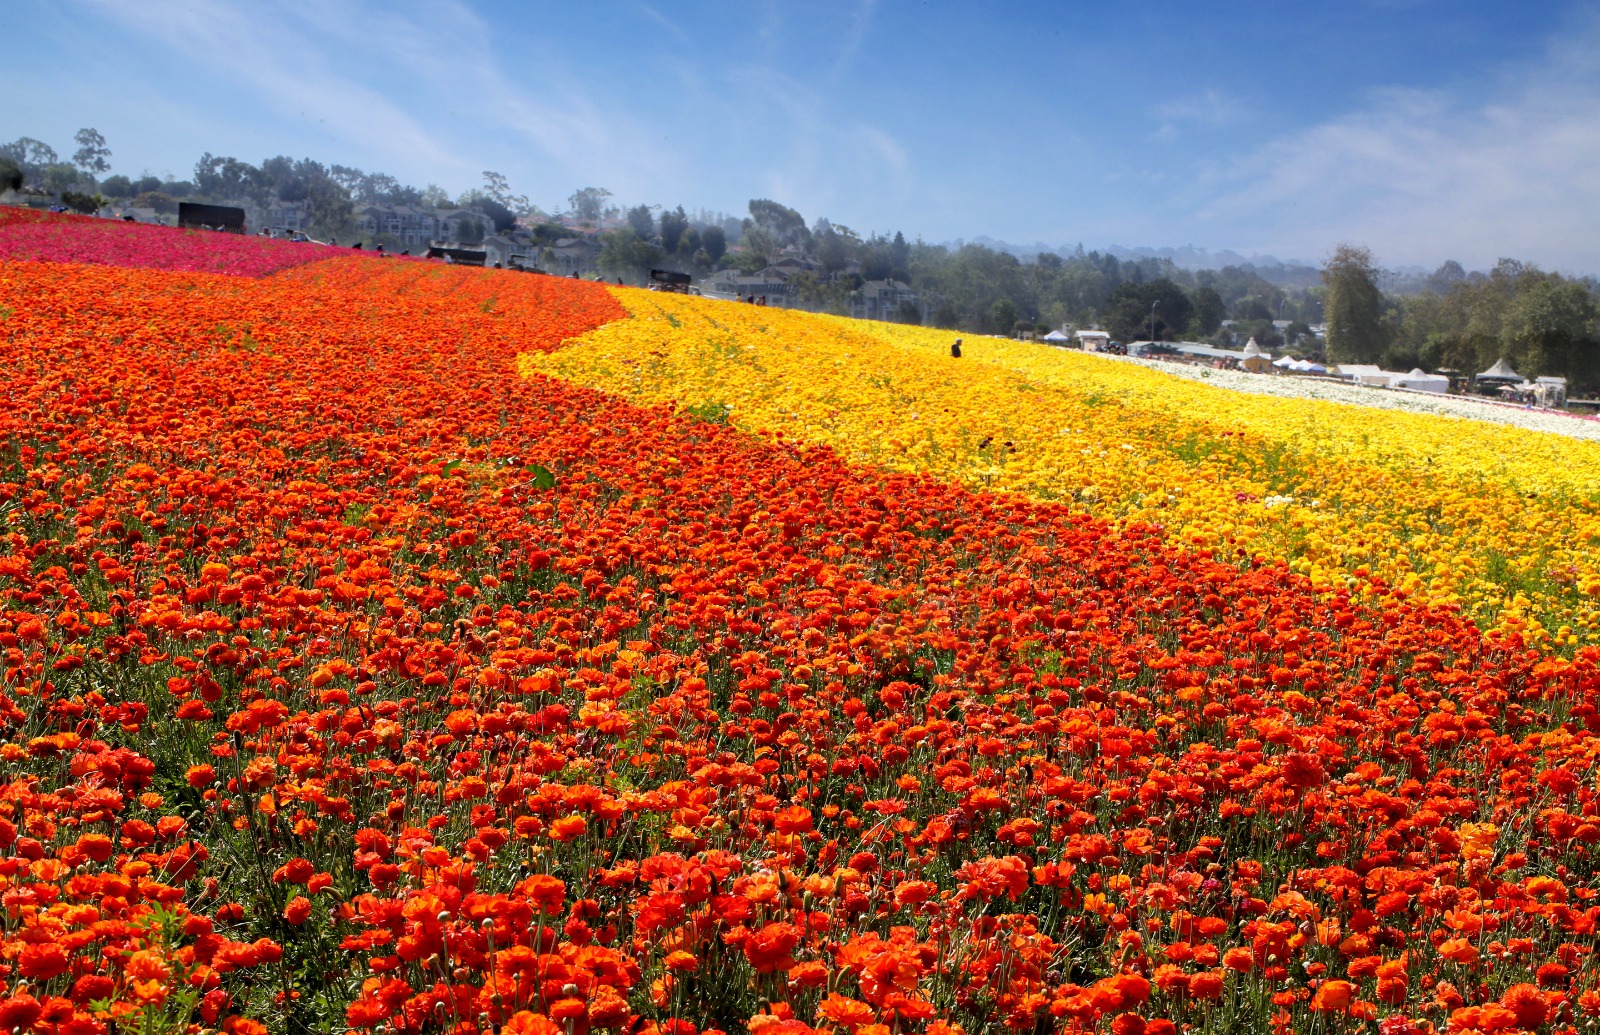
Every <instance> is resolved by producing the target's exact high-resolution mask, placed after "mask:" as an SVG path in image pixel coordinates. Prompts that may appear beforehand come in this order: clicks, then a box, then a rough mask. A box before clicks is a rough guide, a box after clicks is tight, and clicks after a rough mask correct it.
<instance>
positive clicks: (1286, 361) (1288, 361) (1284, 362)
mask: <svg viewBox="0 0 1600 1035" xmlns="http://www.w3.org/2000/svg"><path fill="white" fill-rule="evenodd" d="M1294 364H1295V359H1294V357H1293V356H1280V357H1279V358H1277V359H1275V360H1273V361H1272V365H1273V366H1275V367H1292V366H1294Z"/></svg>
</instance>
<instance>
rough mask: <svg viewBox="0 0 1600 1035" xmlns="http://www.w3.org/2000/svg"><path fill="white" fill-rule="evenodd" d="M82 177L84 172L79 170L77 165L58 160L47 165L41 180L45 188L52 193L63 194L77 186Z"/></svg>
mask: <svg viewBox="0 0 1600 1035" xmlns="http://www.w3.org/2000/svg"><path fill="white" fill-rule="evenodd" d="M82 178H83V174H82V173H80V172H78V170H77V168H76V167H75V166H71V165H68V164H66V163H65V162H57V163H56V164H55V165H47V166H45V168H44V175H43V176H42V177H41V180H42V182H43V183H44V189H45V190H47V191H49V192H50V193H51V194H61V193H63V192H65V191H69V190H71V189H72V188H74V187H76V186H77V185H78V181H79V180H81V179H82Z"/></svg>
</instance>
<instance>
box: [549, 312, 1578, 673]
mask: <svg viewBox="0 0 1600 1035" xmlns="http://www.w3.org/2000/svg"><path fill="white" fill-rule="evenodd" d="M619 294H620V295H621V296H622V297H623V298H624V300H625V301H626V302H627V304H629V305H631V306H632V307H633V308H634V319H632V320H627V321H619V322H616V323H613V324H610V325H608V326H607V327H605V328H603V329H601V330H599V331H597V332H595V333H594V334H591V335H589V336H588V337H587V338H586V339H585V340H584V341H583V342H581V343H578V344H575V345H574V346H573V347H571V348H568V349H563V350H561V351H560V352H557V353H553V354H545V355H541V354H530V355H529V356H528V357H526V358H525V359H524V361H523V365H524V367H525V368H526V369H529V370H542V371H546V372H550V373H555V374H558V375H559V376H561V377H564V378H568V379H571V380H574V381H577V382H579V383H582V384H588V385H591V386H593V387H596V388H600V389H602V390H604V391H608V392H612V393H615V394H619V395H621V396H623V397H625V398H629V399H633V400H636V401H640V402H646V403H658V402H676V403H678V404H681V405H685V406H689V407H695V408H698V409H700V410H702V411H703V410H705V409H706V408H708V407H709V408H710V409H711V410H713V411H716V412H718V413H722V412H724V410H725V411H726V419H729V420H731V421H732V422H733V423H734V424H735V425H737V426H739V427H743V428H747V429H751V430H756V429H760V430H765V431H770V432H773V433H775V434H780V435H782V436H784V437H785V438H786V439H788V440H793V441H802V442H813V443H819V444H824V445H828V446H830V447H832V448H833V449H835V450H837V451H838V452H839V453H840V455H842V456H843V457H845V458H847V459H849V460H852V461H857V462H861V463H869V464H873V465H879V466H884V467H888V468H890V469H894V470H900V471H907V472H928V473H932V474H936V475H939V476H941V477H944V478H948V479H951V480H955V481H959V482H962V483H964V484H967V485H969V486H973V487H975V488H983V487H993V488H1000V489H1010V490H1014V491H1018V492H1021V493H1025V494H1027V495H1030V496H1033V497H1035V498H1041V499H1047V500H1063V501H1071V502H1072V503H1073V505H1074V507H1075V509H1078V510H1082V511H1085V512H1087V513H1090V514H1094V515H1096V516H1101V517H1105V518H1108V519H1111V520H1114V521H1117V522H1119V523H1121V524H1123V525H1124V526H1130V525H1136V524H1152V525H1160V526H1161V527H1162V528H1163V529H1164V532H1165V534H1166V536H1167V537H1168V538H1169V539H1170V540H1171V541H1172V542H1174V543H1178V544H1183V545H1188V546H1192V547H1196V548H1202V549H1213V550H1221V551H1224V552H1225V553H1232V552H1235V551H1239V552H1242V553H1244V554H1249V555H1254V554H1265V555H1267V556H1270V557H1273V558H1279V559H1283V560H1285V561H1287V562H1288V563H1289V565H1290V567H1291V568H1292V569H1293V570H1295V571H1296V572H1299V573H1301V574H1304V575H1306V576H1307V577H1309V578H1310V579H1311V580H1312V582H1313V583H1314V584H1315V585H1317V586H1319V587H1324V588H1326V587H1331V586H1335V585H1347V586H1349V587H1350V588H1352V589H1357V590H1358V592H1359V594H1360V595H1361V596H1363V597H1365V598H1367V599H1383V598H1386V597H1392V596H1395V595H1396V594H1402V595H1404V596H1413V595H1420V596H1421V597H1422V598H1424V599H1426V600H1427V601H1429V602H1430V603H1434V604H1440V605H1446V606H1451V605H1457V606H1461V607H1462V608H1464V609H1465V610H1466V611H1467V613H1469V614H1470V615H1472V616H1474V617H1476V618H1479V619H1481V620H1483V621H1485V622H1486V623H1488V624H1491V625H1494V626H1497V627H1499V628H1501V629H1505V630H1517V631H1521V632H1523V633H1524V634H1526V635H1527V636H1529V637H1530V638H1531V639H1532V640H1533V641H1534V642H1538V643H1547V642H1549V643H1553V644H1555V645H1560V646H1571V645H1575V644H1578V643H1594V642H1600V635H1597V634H1600V609H1597V607H1596V599H1595V598H1596V595H1597V594H1600V562H1597V557H1600V554H1597V550H1596V547H1597V546H1600V443H1595V442H1589V441H1574V440H1572V439H1568V438H1564V437H1559V436H1555V435H1548V434H1536V433H1530V432H1528V431H1524V430H1521V429H1517V428H1510V427H1505V426H1501V425H1496V424H1489V423H1483V422H1478V421H1470V420H1459V419H1451V418H1447V417H1438V416H1431V415H1423V414H1414V413H1395V412H1385V411H1377V410H1371V409H1366V408H1363V407H1355V406H1345V405H1338V404H1333V403H1326V402H1312V401H1308V400H1304V399H1284V398H1272V397H1266V396H1259V395H1245V394H1242V393H1237V392H1228V391H1220V390H1218V389H1216V388H1214V387H1212V386H1209V385H1206V384H1201V383H1197V382H1195V381H1192V380H1188V379H1184V378H1179V377H1174V376H1171V375H1168V374H1166V373H1163V372H1159V371H1155V370H1150V369H1146V368H1144V367H1141V366H1138V365H1135V364H1131V363H1124V362H1115V361H1111V360H1107V359H1104V358H1101V357H1096V356H1088V355H1084V354H1082V353H1077V352H1065V351H1061V350H1055V349H1049V348H1044V347H1041V346H1038V345H1034V344H1031V343H1026V342H1008V341H1003V340H998V339H992V338H979V339H972V340H970V341H969V342H968V343H967V344H966V347H965V350H964V355H963V358H961V359H959V360H954V359H951V358H950V355H949V348H950V341H951V338H952V335H951V334H950V333H949V332H945V331H938V330H932V329H924V328H919V327H905V326H901V325H896V324H882V323H872V322H868V321H856V320H844V319H839V318H834V317H826V316H816V315H813V314H809V313H800V312H792V311H787V310H772V309H763V308H761V307H749V308H745V309H732V310H730V309H729V307H727V306H725V305H721V304H719V303H717V302H713V301H709V300H705V299H697V298H692V297H686V296H662V295H657V294H650V293H644V292H631V293H622V292H619ZM1352 579H1353V580H1355V581H1354V582H1352V581H1351V580H1352Z"/></svg>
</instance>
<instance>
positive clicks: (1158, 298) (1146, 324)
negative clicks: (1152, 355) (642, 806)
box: [1103, 277, 1192, 341]
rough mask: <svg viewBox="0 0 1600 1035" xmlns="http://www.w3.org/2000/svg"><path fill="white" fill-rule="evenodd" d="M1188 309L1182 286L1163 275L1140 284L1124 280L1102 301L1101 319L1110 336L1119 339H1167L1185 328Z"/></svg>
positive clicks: (1188, 305)
mask: <svg viewBox="0 0 1600 1035" xmlns="http://www.w3.org/2000/svg"><path fill="white" fill-rule="evenodd" d="M1191 309H1192V306H1191V305H1190V303H1189V296H1188V295H1186V294H1184V292H1183V288H1181V287H1179V286H1178V285H1177V284H1175V283H1173V282H1172V281H1171V280H1168V279H1167V278H1166V277H1157V278H1156V279H1155V280H1147V281H1145V282H1144V283H1142V284H1136V283H1134V282H1133V281H1125V282H1124V283H1122V284H1120V285H1118V286H1117V289H1116V290H1115V291H1113V292H1111V297H1110V298H1109V299H1107V300H1106V309H1105V316H1104V319H1103V322H1104V324H1105V327H1106V329H1107V330H1109V331H1110V332H1111V336H1112V337H1114V338H1120V339H1121V340H1123V341H1134V340H1140V339H1143V338H1146V337H1149V338H1150V339H1151V340H1153V341H1167V340H1172V339H1176V338H1177V337H1178V336H1179V335H1181V334H1183V333H1184V332H1185V331H1186V330H1187V329H1188V327H1189V317H1190V312H1191Z"/></svg>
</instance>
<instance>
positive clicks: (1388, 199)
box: [1191, 17, 1600, 270]
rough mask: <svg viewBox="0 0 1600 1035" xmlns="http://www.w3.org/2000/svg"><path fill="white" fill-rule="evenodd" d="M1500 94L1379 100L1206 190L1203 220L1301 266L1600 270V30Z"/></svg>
mask: <svg viewBox="0 0 1600 1035" xmlns="http://www.w3.org/2000/svg"><path fill="white" fill-rule="evenodd" d="M1491 94H1492V96H1491V99H1490V100H1489V101H1487V102H1484V101H1479V102H1478V103H1476V104H1469V103H1467V102H1466V101H1465V100H1464V99H1463V98H1462V97H1461V96H1459V95H1458V94H1457V93H1455V92H1451V91H1443V90H1409V89H1389V90H1381V91H1376V92H1374V93H1372V94H1371V95H1370V97H1369V100H1368V102H1367V103H1366V104H1365V105H1364V106H1362V107H1361V108H1359V109H1358V110H1354V111H1351V112H1348V113H1347V114H1344V115H1342V116H1340V117H1338V118H1334V119H1330V120H1327V121H1324V122H1322V123H1319V124H1317V125H1313V126H1310V127H1307V128H1304V129H1301V130H1298V131H1296V132H1293V133H1289V134H1286V135H1283V136H1281V137H1279V138H1277V139H1274V140H1272V141H1270V142H1269V143H1267V144H1265V145H1264V146H1261V147H1259V148H1256V149H1255V150H1253V151H1251V152H1249V153H1248V154H1245V155H1242V156H1239V157H1237V158H1235V159H1234V160H1232V161H1230V162H1228V163H1226V164H1225V165H1222V166H1220V167H1218V168H1216V169H1214V170H1212V171H1211V173H1210V175H1209V176H1204V177H1201V178H1200V179H1199V180H1198V181H1197V187H1196V189H1195V190H1194V191H1193V193H1192V195H1191V198H1192V201H1193V202H1194V215H1195V217H1196V220H1197V222H1198V224H1199V225H1201V226H1205V227H1209V229H1210V231H1211V233H1210V236H1211V237H1213V238H1219V239H1220V238H1226V239H1233V240H1241V239H1242V240H1243V241H1244V242H1245V243H1246V244H1247V245H1248V246H1250V247H1259V248H1264V249H1267V250H1271V251H1279V252H1284V251H1287V252H1294V253H1298V254H1301V255H1306V254H1308V253H1309V254H1318V253H1320V252H1323V251H1327V250H1328V249H1330V248H1331V247H1332V245H1333V244H1335V243H1337V242H1338V241H1341V240H1356V241H1361V242H1364V243H1366V244H1369V245H1370V246H1372V247H1373V249H1374V250H1375V251H1376V252H1377V253H1378V254H1379V257H1380V258H1382V259H1384V260H1386V261H1393V262H1435V261H1438V260H1440V259H1442V258H1445V257H1455V258H1458V259H1460V260H1462V261H1465V262H1469V263H1473V264H1485V263H1489V262H1492V261H1494V259H1495V258H1496V257H1497V256H1499V255H1502V254H1514V255H1518V256H1522V257H1525V258H1531V259H1534V260H1536V261H1540V262H1543V263H1546V264H1548V265H1554V266H1557V267H1565V268H1575V269H1587V270H1592V269H1595V268H1596V267H1600V246H1597V244H1596V242H1597V241H1600V176H1597V175H1596V173H1595V170H1596V169H1600V119H1596V118H1595V114H1594V113H1595V112H1596V111H1597V110H1600V17H1589V18H1586V19H1584V20H1583V21H1581V22H1580V23H1578V24H1577V25H1576V26H1575V27H1574V29H1573V31H1571V32H1569V33H1566V34H1564V35H1563V37H1562V38H1561V39H1560V40H1559V41H1557V42H1554V43H1552V44H1551V45H1550V46H1549V47H1548V49H1547V51H1546V52H1545V53H1544V54H1543V55H1542V56H1541V58H1540V60H1539V61H1537V62H1536V63H1533V64H1531V65H1528V66H1526V67H1522V68H1516V69H1509V70H1507V71H1506V72H1505V74H1504V75H1503V76H1502V77H1501V78H1500V80H1499V81H1498V83H1497V85H1496V86H1495V87H1494V88H1493V89H1492V90H1491Z"/></svg>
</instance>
